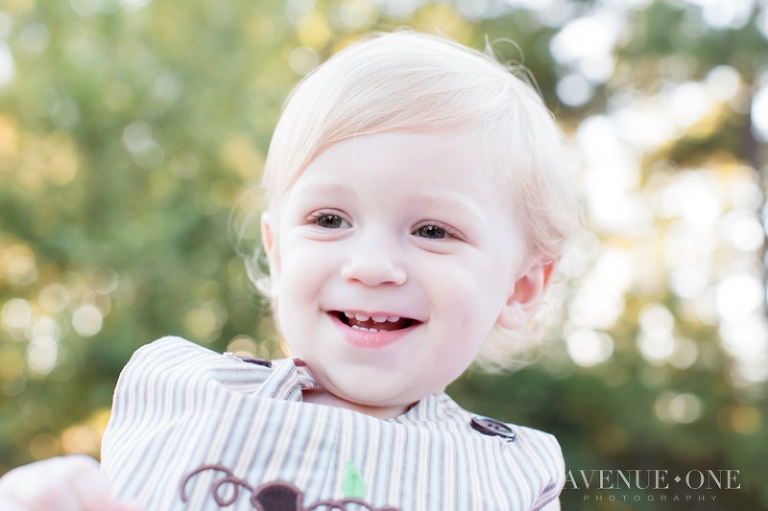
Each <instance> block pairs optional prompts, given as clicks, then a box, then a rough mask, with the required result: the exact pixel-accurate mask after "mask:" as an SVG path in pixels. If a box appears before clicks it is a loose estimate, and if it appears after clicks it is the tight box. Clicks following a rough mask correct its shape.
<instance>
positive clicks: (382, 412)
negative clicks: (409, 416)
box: [303, 388, 411, 419]
mask: <svg viewBox="0 0 768 511" xmlns="http://www.w3.org/2000/svg"><path fill="white" fill-rule="evenodd" d="M303 399H304V401H305V402H307V403H315V404H321V405H326V406H335V407H337V408H346V409H347V410H353V411H355V412H358V413H362V414H365V415H370V416H371V417H376V418H377V419H391V418H393V417H397V416H399V415H402V414H404V413H405V412H407V411H408V408H410V406H411V405H393V406H369V405H364V404H360V403H354V402H351V401H347V400H345V399H341V398H340V397H337V396H335V395H333V394H331V393H330V392H328V391H326V390H324V389H321V388H317V389H313V390H310V391H308V392H304V396H303Z"/></svg>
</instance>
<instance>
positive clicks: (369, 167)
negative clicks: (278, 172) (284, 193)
mask: <svg viewBox="0 0 768 511" xmlns="http://www.w3.org/2000/svg"><path fill="white" fill-rule="evenodd" d="M377 190H378V191H381V192H382V193H383V192H388V193H397V194H399V195H403V196H409V195H418V196H419V197H422V198H428V197H429V196H431V195H435V194H437V195H442V196H451V197H452V198H454V199H457V200H458V199H461V198H465V199H467V198H469V197H474V198H478V199H482V200H483V201H486V200H491V202H493V203H494V204H495V203H498V202H506V201H507V199H508V194H507V193H506V192H505V191H504V190H503V189H502V187H501V180H500V179H498V172H497V171H496V170H495V169H494V168H493V165H492V164H491V161H490V159H489V158H488V157H487V151H482V150H481V148H480V147H479V146H478V144H477V143H476V141H475V140H474V139H473V137H471V136H468V135H466V134H462V133H453V132H448V133H411V132H391V133H379V134H372V135H365V136H358V137H354V138H350V139H346V140H343V141H341V142H338V143H336V144H334V145H332V146H331V147H329V148H327V149H326V150H324V151H323V152H321V153H320V154H319V155H318V156H317V157H316V158H314V159H313V160H312V161H311V162H310V164H309V165H308V166H307V168H306V169H305V170H304V172H302V174H301V175H300V176H299V177H298V179H297V180H296V182H295V183H294V186H293V189H292V190H291V191H290V192H289V195H295V194H302V195H303V194H312V193H318V192H320V191H323V192H334V191H335V192H338V193H358V192H359V193H363V192H368V193H372V192H376V191H377Z"/></svg>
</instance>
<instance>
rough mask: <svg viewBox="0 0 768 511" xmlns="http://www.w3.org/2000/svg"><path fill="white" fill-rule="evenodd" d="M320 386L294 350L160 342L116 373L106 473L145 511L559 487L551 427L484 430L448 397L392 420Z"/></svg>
mask: <svg viewBox="0 0 768 511" xmlns="http://www.w3.org/2000/svg"><path fill="white" fill-rule="evenodd" d="M316 385H317V384H316V382H315V381H314V380H313V379H312V378H311V375H310V374H309V373H308V371H307V370H306V368H304V367H298V366H297V365H296V364H295V363H294V361H293V360H291V359H286V360H282V361H278V362H276V363H274V365H273V366H272V367H265V366H262V365H257V364H253V363H247V362H245V361H243V360H242V359H239V358H238V357H235V356H233V355H231V354H224V355H220V354H218V353H214V352H212V351H209V350H207V349H205V348H203V347H200V346H197V345H195V344H192V343H190V342H188V341H185V340H183V339H180V338H177V337H166V338H163V339H161V340H159V341H156V342H154V343H152V344H149V345H147V346H144V347H142V348H140V349H139V350H138V351H137V352H136V353H135V354H134V356H133V357H132V358H131V360H130V362H129V363H128V365H127V366H126V367H125V369H124V370H123V372H122V373H121V375H120V379H119V381H118V384H117V388H116V390H115V396H114V402H113V408H112V417H111V420H110V423H109V427H108V428H107V431H106V433H105V435H104V440H103V445H102V470H103V471H104V472H105V474H106V475H107V477H108V478H109V480H110V482H111V484H112V486H113V487H114V489H115V491H116V492H117V494H118V496H119V497H121V498H133V499H136V500H138V501H139V502H141V503H143V504H144V505H145V506H146V509H147V510H148V511H173V510H190V511H214V510H219V509H227V510H233V511H249V510H254V509H257V510H259V511H278V510H279V511H284V510H291V511H293V510H296V511H299V510H310V509H311V510H318V511H326V510H328V511H330V510H355V511H362V510H369V511H372V510H378V511H384V510H390V511H432V510H434V511H452V510H456V511H472V510H477V511H493V510H498V511H518V510H520V511H522V510H536V509H541V508H542V507H543V506H544V505H545V504H546V503H548V502H550V501H553V500H554V499H556V498H557V496H558V494H559V492H560V490H561V488H562V486H563V485H564V474H565V467H564V462H563V458H562V454H561V452H560V447H559V445H558V444H557V441H556V440H555V439H554V437H552V436H551V435H548V434H545V433H542V432H539V431H536V430H533V429H530V428H525V427H521V426H514V425H509V427H510V428H511V429H512V432H513V433H514V439H513V440H512V441H508V439H505V438H503V437H501V436H494V435H492V434H483V432H481V431H478V430H477V429H476V428H473V427H472V426H471V422H472V419H473V417H474V416H473V415H472V414H471V413H469V412H467V411H465V410H463V409H462V408H461V407H459V406H458V405H457V404H456V403H455V402H454V401H453V400H452V399H451V398H450V397H448V396H447V395H446V394H444V393H441V394H436V395H430V396H427V397H426V398H424V399H422V400H421V401H419V402H418V403H416V404H415V405H414V406H412V407H411V408H410V409H409V410H408V411H407V412H406V413H405V414H403V415H400V416H398V417H394V418H391V419H386V420H382V419H378V418H375V417H371V416H368V415H364V414H361V413H358V412H355V411H352V410H347V409H343V408H337V407H331V406H324V405H319V404H313V403H307V402H303V401H302V390H303V389H308V388H311V387H314V386H316ZM502 427H503V426H502ZM486 433H487V431H486Z"/></svg>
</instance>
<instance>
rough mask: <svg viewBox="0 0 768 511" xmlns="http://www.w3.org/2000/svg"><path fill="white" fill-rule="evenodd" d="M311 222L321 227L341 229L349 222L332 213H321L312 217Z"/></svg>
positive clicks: (347, 225)
mask: <svg viewBox="0 0 768 511" xmlns="http://www.w3.org/2000/svg"><path fill="white" fill-rule="evenodd" d="M313 222H314V223H315V224H317V225H318V227H322V228H323V229H341V228H345V227H349V222H347V221H346V220H344V219H343V218H342V217H340V216H339V215H336V214H333V213H321V214H320V215H318V216H316V217H315V218H314V219H313Z"/></svg>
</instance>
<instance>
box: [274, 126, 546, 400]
mask: <svg viewBox="0 0 768 511" xmlns="http://www.w3.org/2000/svg"><path fill="white" fill-rule="evenodd" d="M467 138H468V137H466V136H461V135H458V134H416V133H385V134H377V135H368V136H363V137H359V138H354V139H348V140H345V141H342V142H339V143H337V144H335V145H333V146H331V147H330V148H328V149H327V150H325V151H324V152H322V153H321V154H320V155H319V156H318V157H317V158H315V159H314V160H313V161H312V162H311V164H310V165H309V166H308V167H307V168H306V170H305V171H304V172H303V173H302V174H301V176H300V177H299V178H298V180H297V181H296V183H295V185H294V186H293V188H292V189H291V190H290V191H289V192H288V193H287V195H286V197H285V198H284V199H283V202H282V203H281V204H280V207H279V210H278V211H277V216H274V217H272V216H270V214H267V215H265V219H264V225H263V229H264V231H263V232H264V238H265V247H266V249H267V254H268V256H269V259H270V267H271V273H272V279H273V283H274V286H275V287H274V293H275V299H276V300H277V311H278V321H279V324H280V328H281V330H282V333H283V335H284V336H285V339H286V341H287V342H288V345H289V346H290V347H291V350H292V351H293V355H294V356H296V357H299V358H301V359H302V360H304V361H305V362H306V363H307V365H308V366H309V368H310V370H311V371H312V373H313V375H314V376H315V378H316V379H317V380H318V382H319V383H320V385H321V386H322V387H323V388H325V389H326V390H327V391H329V392H330V393H331V394H332V395H334V396H335V397H336V398H338V399H340V400H342V401H343V402H345V403H346V404H347V405H349V404H351V406H350V407H352V408H357V409H364V408H365V406H367V407H374V408H379V407H380V408H381V409H384V408H387V409H389V410H390V411H391V413H389V415H397V414H398V413H402V411H404V410H405V409H406V408H407V406H408V405H410V404H411V403H414V402H416V401H418V400H420V399H422V398H423V397H425V396H426V395H428V394H431V393H435V392H439V391H442V390H443V389H444V388H445V386H446V385H448V384H449V383H450V382H452V381H453V380H454V379H456V378H457V377H458V376H459V375H460V374H461V373H462V372H463V371H464V370H465V369H466V368H467V367H468V365H469V364H470V363H471V362H472V360H473V359H474V357H475V356H476V354H477V352H478V350H479V349H480V346H481V345H482V343H483V341H484V340H485V339H486V337H487V335H488V334H489V333H490V331H491V329H492V328H493V326H494V325H495V324H496V323H497V322H501V324H502V326H505V327H507V328H514V327H519V326H521V323H525V321H527V317H528V315H529V312H530V311H529V309H532V308H533V301H535V300H537V299H538V294H539V293H540V292H541V291H542V290H543V288H544V287H546V281H547V279H548V274H546V275H543V273H542V272H544V273H546V272H547V271H548V270H546V269H544V270H542V269H541V266H540V265H539V266H534V267H533V269H531V266H530V265H523V259H524V251H525V246H524V243H525V242H524V237H523V235H522V232H521V229H520V226H518V225H516V222H515V220H514V216H513V213H512V211H513V209H514V208H513V205H512V204H510V200H511V199H510V194H508V193H505V192H502V191H501V189H500V187H498V186H496V180H495V179H493V177H492V171H491V170H490V169H488V168H486V166H485V165H486V164H485V163H484V161H485V160H484V159H482V158H480V157H479V156H478V155H477V154H476V151H477V150H476V149H474V148H472V144H471V141H470V140H467ZM537 268H538V269H537ZM536 272H538V273H536ZM534 274H535V275H534ZM537 278H538V280H539V281H538V282H537V281H536V279H537ZM516 283H517V286H516ZM350 316H351V318H350ZM357 405H365V406H362V407H360V406H357ZM342 406H344V404H342ZM385 414H386V412H385Z"/></svg>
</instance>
